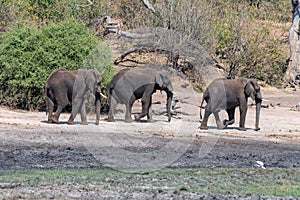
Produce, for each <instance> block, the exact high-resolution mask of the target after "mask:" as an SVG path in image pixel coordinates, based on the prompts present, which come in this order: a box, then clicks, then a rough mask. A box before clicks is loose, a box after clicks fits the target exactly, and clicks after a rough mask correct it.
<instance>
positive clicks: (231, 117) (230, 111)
mask: <svg viewBox="0 0 300 200" xmlns="http://www.w3.org/2000/svg"><path fill="white" fill-rule="evenodd" d="M226 112H227V114H228V118H229V120H227V119H225V120H224V121H223V124H224V126H225V127H227V126H228V125H232V124H234V113H235V108H231V109H227V110H226Z"/></svg>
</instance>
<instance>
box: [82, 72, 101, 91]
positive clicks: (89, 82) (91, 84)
mask: <svg viewBox="0 0 300 200" xmlns="http://www.w3.org/2000/svg"><path fill="white" fill-rule="evenodd" d="M99 78H100V75H99V73H98V72H96V71H95V70H93V69H89V70H87V72H86V77H85V83H86V86H87V88H88V89H89V90H91V91H92V92H93V93H95V89H96V86H97V83H98V79H99Z"/></svg>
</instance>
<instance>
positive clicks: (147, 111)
mask: <svg viewBox="0 0 300 200" xmlns="http://www.w3.org/2000/svg"><path fill="white" fill-rule="evenodd" d="M156 90H163V91H165V92H166V94H167V105H166V106H167V114H168V121H171V110H170V109H171V103H172V98H173V92H172V91H173V86H172V83H171V80H170V77H169V75H168V73H167V72H166V71H157V70H155V69H152V68H133V69H128V68H126V69H122V70H120V71H119V72H118V73H117V74H116V75H115V76H114V77H113V78H112V80H111V81H110V83H109V84H108V104H109V112H108V121H109V122H112V121H114V116H113V112H114V109H115V105H116V104H117V103H120V104H125V106H126V114H125V121H126V122H132V121H133V119H132V118H131V111H132V106H133V103H134V101H135V100H137V99H142V112H141V114H136V115H135V120H136V121H139V120H140V119H141V118H143V117H145V116H146V115H147V121H148V122H151V121H152V110H151V105H152V94H153V93H155V92H156Z"/></svg>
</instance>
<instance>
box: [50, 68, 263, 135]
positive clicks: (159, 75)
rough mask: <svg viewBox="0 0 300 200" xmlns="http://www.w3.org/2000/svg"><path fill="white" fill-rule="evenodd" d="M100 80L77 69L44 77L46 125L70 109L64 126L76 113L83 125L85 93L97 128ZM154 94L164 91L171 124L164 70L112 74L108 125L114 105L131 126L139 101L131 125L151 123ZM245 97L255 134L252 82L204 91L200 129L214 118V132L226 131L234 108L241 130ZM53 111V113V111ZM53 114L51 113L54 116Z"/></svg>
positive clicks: (220, 82)
mask: <svg viewBox="0 0 300 200" xmlns="http://www.w3.org/2000/svg"><path fill="white" fill-rule="evenodd" d="M100 83H101V76H100V74H99V73H98V72H97V71H96V70H93V69H88V70H86V69H80V70H76V71H68V70H65V69H58V70H55V71H54V72H52V73H51V74H50V76H49V77H48V79H47V81H46V84H45V95H46V99H45V100H46V107H47V111H48V112H49V113H48V123H58V122H59V116H60V113H61V112H62V110H63V109H64V108H65V107H66V106H68V105H72V110H71V114H70V117H69V120H68V122H67V124H74V119H75V117H76V115H77V114H78V112H79V113H80V115H81V124H87V116H86V105H85V101H84V96H85V94H86V92H87V91H88V90H90V91H91V92H92V94H93V95H95V108H96V124H97V125H98V124H99V118H100V107H101V96H103V95H102V93H101V86H100ZM157 90H160V91H165V92H166V95H167V103H166V111H167V116H168V121H169V122H170V121H171V104H172V99H173V86H172V81H171V78H170V76H169V74H168V73H167V72H166V71H164V70H161V71H159V70H155V69H152V68H132V69H129V68H126V69H122V70H120V71H119V72H118V73H116V74H115V75H114V76H113V77H112V79H111V81H110V82H109V83H108V86H107V94H108V97H107V104H108V108H109V111H108V119H107V121H109V122H114V121H115V120H114V110H115V106H116V104H117V103H120V104H124V105H125V107H126V112H125V122H132V121H133V119H132V117H131V113H132V106H133V103H134V102H135V101H136V100H138V99H141V103H142V111H141V113H140V114H135V115H134V120H135V121H140V119H141V118H143V117H146V116H147V122H152V109H151V107H152V94H153V93H155V92H156V91H157ZM248 97H250V98H251V99H253V100H254V101H255V103H256V123H255V130H259V115H260V108H261V102H262V95H261V92H260V87H259V85H258V83H257V81H256V80H254V79H245V78H237V79H221V78H220V79H216V80H214V81H213V82H212V83H211V84H210V85H209V86H208V87H207V88H206V90H205V91H204V93H203V99H202V102H201V105H200V119H202V114H201V108H204V107H203V103H204V101H205V102H206V106H205V113H204V118H203V120H202V122H201V126H200V129H208V126H207V121H208V118H209V116H210V115H211V114H213V115H214V117H215V119H216V123H217V127H218V129H223V128H226V127H227V126H228V125H231V124H233V123H234V114H235V109H236V107H239V110H240V123H239V130H246V129H245V119H246V113H247V102H248ZM55 108H56V109H55ZM54 110H55V112H54ZM221 110H226V112H227V114H228V118H229V119H228V120H224V121H223V122H221V120H220V117H219V114H218V113H219V112H220V111H221Z"/></svg>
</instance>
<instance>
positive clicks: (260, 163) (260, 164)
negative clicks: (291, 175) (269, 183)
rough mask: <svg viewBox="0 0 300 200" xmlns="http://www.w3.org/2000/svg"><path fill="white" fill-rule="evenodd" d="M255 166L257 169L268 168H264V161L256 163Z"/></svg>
mask: <svg viewBox="0 0 300 200" xmlns="http://www.w3.org/2000/svg"><path fill="white" fill-rule="evenodd" d="M254 166H255V167H257V168H262V169H266V167H265V166H264V163H263V162H262V161H256V162H255V164H254Z"/></svg>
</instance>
